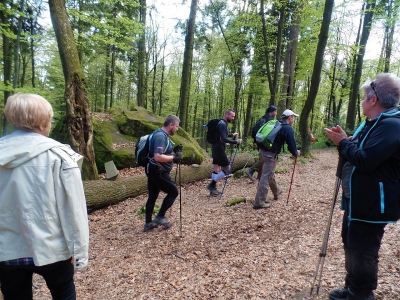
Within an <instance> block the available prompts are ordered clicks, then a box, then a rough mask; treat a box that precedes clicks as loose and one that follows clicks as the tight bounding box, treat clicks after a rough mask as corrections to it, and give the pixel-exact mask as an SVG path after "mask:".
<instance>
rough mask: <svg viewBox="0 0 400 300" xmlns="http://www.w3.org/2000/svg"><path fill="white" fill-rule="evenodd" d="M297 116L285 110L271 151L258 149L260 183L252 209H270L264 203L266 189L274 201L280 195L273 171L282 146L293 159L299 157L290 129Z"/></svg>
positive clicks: (265, 202) (266, 203)
mask: <svg viewBox="0 0 400 300" xmlns="http://www.w3.org/2000/svg"><path fill="white" fill-rule="evenodd" d="M298 116H299V115H298V114H295V113H294V112H293V111H291V110H290V109H286V110H285V111H284V112H283V113H282V120H281V124H282V128H281V129H280V131H279V133H278V135H277V136H276V138H275V140H274V142H273V144H272V147H271V149H263V147H260V150H259V157H260V161H261V162H262V164H263V167H262V174H261V178H260V183H259V185H258V188H257V194H256V199H255V200H254V206H253V208H254V209H260V208H267V207H270V204H269V203H268V202H267V201H266V200H267V194H268V187H270V188H271V191H272V193H273V194H274V199H276V200H278V197H276V196H277V195H279V194H280V193H281V189H280V188H279V187H278V185H277V184H276V182H275V169H276V164H277V162H278V154H279V153H280V152H281V148H282V146H283V144H284V143H285V142H286V144H287V145H288V150H289V151H290V153H292V155H293V156H294V157H297V156H299V155H300V150H297V148H296V141H295V139H294V131H293V128H292V125H293V123H294V121H295V118H296V117H298Z"/></svg>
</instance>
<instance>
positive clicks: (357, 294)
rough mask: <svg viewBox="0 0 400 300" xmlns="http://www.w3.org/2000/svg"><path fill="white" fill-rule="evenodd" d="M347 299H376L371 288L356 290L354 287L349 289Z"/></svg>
mask: <svg viewBox="0 0 400 300" xmlns="http://www.w3.org/2000/svg"><path fill="white" fill-rule="evenodd" d="M346 299H347V300H375V295H374V293H373V292H372V291H371V290H359V291H355V290H353V289H352V288H349V289H348V290H347V298H346Z"/></svg>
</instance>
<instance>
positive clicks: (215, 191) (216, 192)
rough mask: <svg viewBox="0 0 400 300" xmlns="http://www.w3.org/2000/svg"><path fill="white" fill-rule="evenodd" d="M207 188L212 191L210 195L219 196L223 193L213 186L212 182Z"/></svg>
mask: <svg viewBox="0 0 400 300" xmlns="http://www.w3.org/2000/svg"><path fill="white" fill-rule="evenodd" d="M207 190H209V191H210V196H217V195H219V194H221V193H220V192H219V191H218V190H217V189H216V188H215V187H213V186H212V185H211V184H209V185H207Z"/></svg>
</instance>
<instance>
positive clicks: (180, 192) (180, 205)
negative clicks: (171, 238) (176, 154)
mask: <svg viewBox="0 0 400 300" xmlns="http://www.w3.org/2000/svg"><path fill="white" fill-rule="evenodd" d="M178 170H179V222H180V227H179V228H180V237H182V177H181V174H182V173H181V163H180V162H179V163H178Z"/></svg>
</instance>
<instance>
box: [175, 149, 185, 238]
mask: <svg viewBox="0 0 400 300" xmlns="http://www.w3.org/2000/svg"><path fill="white" fill-rule="evenodd" d="M182 150H183V146H182V145H178V146H176V147H175V148H174V151H175V153H177V152H182ZM178 173H179V222H180V226H179V228H180V229H179V231H180V237H182V177H181V162H180V161H179V162H178V166H177V168H176V172H175V183H176V177H177V176H178Z"/></svg>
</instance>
